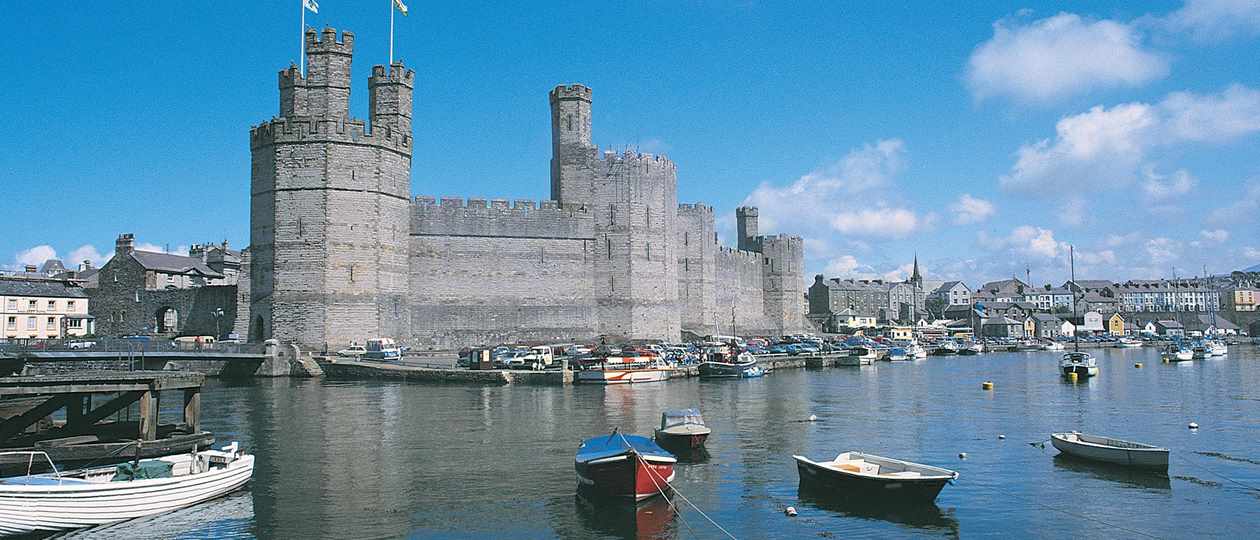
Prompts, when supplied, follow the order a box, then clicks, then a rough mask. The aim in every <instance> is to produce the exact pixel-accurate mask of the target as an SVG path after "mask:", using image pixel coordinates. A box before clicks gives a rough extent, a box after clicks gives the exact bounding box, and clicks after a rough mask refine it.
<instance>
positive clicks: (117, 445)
mask: <svg viewBox="0 0 1260 540" xmlns="http://www.w3.org/2000/svg"><path fill="white" fill-rule="evenodd" d="M203 382H205V375H202V374H199V373H186V372H172V371H86V372H75V373H66V374H58V375H35V376H21V377H0V414H5V413H7V414H8V416H7V418H5V419H4V420H3V421H0V452H4V451H15V450H21V451H28V450H37V451H43V452H47V453H48V455H49V457H50V458H51V459H52V460H53V462H54V463H56V464H57V465H58V466H59V467H61V466H77V465H82V464H86V463H111V462H113V463H116V462H121V461H126V460H129V459H134V458H137V457H140V458H147V457H158V456H164V455H170V454H175V453H182V452H188V451H192V450H193V449H195V448H202V449H204V448H207V447H209V446H210V445H211V444H213V443H214V435H213V434H211V433H210V432H207V431H202V430H201V424H200V418H201V385H202V383H203ZM171 391H174V392H182V399H183V418H182V420H183V421H182V422H179V423H176V424H168V425H162V424H160V423H159V421H158V420H159V418H158V411H159V405H160V399H161V394H162V392H171ZM94 396H95V397H99V398H100V399H93V398H94ZM98 401H101V402H100V403H97V402H98ZM135 403H138V407H137V408H138V412H139V414H138V418H137V419H135V420H130V419H127V420H119V419H116V418H115V419H113V420H111V419H110V417H111V416H120V415H121V414H120V412H121V411H123V410H129V408H130V407H131V405H132V404H135ZM62 410H64V411H65V413H64V417H65V419H64V421H51V418H52V415H53V414H54V413H57V412H59V411H62ZM19 461H20V462H21V463H18V462H19ZM28 461H29V460H28V459H27V456H21V455H17V456H14V455H7V456H6V455H0V474H13V473H15V472H16V473H18V474H22V473H25V472H26V467H27V466H28ZM37 461H38V460H37ZM18 468H20V469H21V470H17V469H18Z"/></svg>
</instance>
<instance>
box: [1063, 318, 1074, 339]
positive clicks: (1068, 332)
mask: <svg viewBox="0 0 1260 540" xmlns="http://www.w3.org/2000/svg"><path fill="white" fill-rule="evenodd" d="M1059 335H1060V336H1063V337H1076V325H1075V324H1072V321H1063V324H1060V325H1059Z"/></svg>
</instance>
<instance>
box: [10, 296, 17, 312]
mask: <svg viewBox="0 0 1260 540" xmlns="http://www.w3.org/2000/svg"><path fill="white" fill-rule="evenodd" d="M9 311H17V300H16V299H13V298H10V299H9Z"/></svg>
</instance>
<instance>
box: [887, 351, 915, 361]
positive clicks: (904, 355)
mask: <svg viewBox="0 0 1260 540" xmlns="http://www.w3.org/2000/svg"><path fill="white" fill-rule="evenodd" d="M884 359H886V360H888V361H889V362H906V361H909V360H913V359H914V357H913V356H910V353H908V352H907V351H906V350H905V349H903V348H901V347H893V348H891V349H888V355H887V356H885V357H884Z"/></svg>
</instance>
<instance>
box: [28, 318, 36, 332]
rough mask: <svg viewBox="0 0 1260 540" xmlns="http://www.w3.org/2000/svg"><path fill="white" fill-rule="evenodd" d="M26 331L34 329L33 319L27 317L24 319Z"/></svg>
mask: <svg viewBox="0 0 1260 540" xmlns="http://www.w3.org/2000/svg"><path fill="white" fill-rule="evenodd" d="M26 329H27V330H34V329H35V317H27V318H26Z"/></svg>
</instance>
